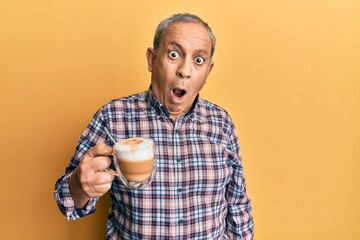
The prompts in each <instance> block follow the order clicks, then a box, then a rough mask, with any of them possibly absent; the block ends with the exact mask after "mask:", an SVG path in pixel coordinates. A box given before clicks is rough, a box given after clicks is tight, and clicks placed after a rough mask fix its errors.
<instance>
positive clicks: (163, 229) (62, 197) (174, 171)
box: [55, 89, 254, 239]
mask: <svg viewBox="0 0 360 240" xmlns="http://www.w3.org/2000/svg"><path fill="white" fill-rule="evenodd" d="M104 127H107V128H108V129H110V130H111V134H112V135H113V136H114V138H115V139H116V140H117V141H119V140H122V139H124V138H129V137H146V138H152V139H153V140H154V142H155V145H156V157H157V171H156V174H155V177H154V180H153V182H152V183H151V185H150V186H148V187H147V188H145V189H142V190H130V189H128V188H126V187H125V186H124V184H123V183H122V182H121V181H120V180H119V179H118V178H117V177H115V179H114V180H113V183H112V187H111V190H110V197H111V208H110V212H109V217H108V223H107V239H253V230H254V225H253V219H252V216H251V206H250V200H249V198H248V196H247V194H246V188H245V179H244V176H243V167H242V162H241V155H240V151H239V144H238V140H237V136H236V132H235V128H234V125H233V123H232V121H231V119H230V117H229V115H228V113H227V112H226V111H225V110H223V109H222V108H220V107H219V106H216V105H214V104H212V103H210V102H208V101H206V100H203V99H200V98H198V99H197V100H196V101H195V104H194V106H193V107H192V109H191V110H190V111H189V112H188V113H187V114H186V115H184V116H180V117H178V119H177V120H176V121H173V120H172V119H171V118H170V115H169V112H168V111H167V110H166V108H165V107H164V106H163V105H162V104H161V103H160V102H159V101H158V99H157V98H156V97H155V96H154V95H153V93H152V91H151V89H150V90H149V91H147V92H143V93H140V94H136V95H132V96H129V97H126V98H120V99H116V100H113V101H111V102H109V103H108V104H106V105H105V106H104V107H102V108H101V109H100V110H99V111H98V112H97V113H96V114H95V116H94V117H93V119H92V121H91V122H90V124H89V125H88V127H87V128H86V130H85V131H84V133H83V134H82V136H81V138H80V141H79V144H78V146H77V148H76V152H75V154H74V156H73V158H72V159H71V162H70V164H69V165H68V166H67V168H66V173H65V175H64V176H62V177H61V178H59V180H58V181H57V183H56V190H55V198H56V201H57V203H58V205H59V208H60V210H61V211H62V212H63V213H64V214H65V215H66V217H67V218H68V219H70V220H75V219H78V218H80V217H83V216H85V215H88V214H90V213H92V212H94V211H95V205H96V202H97V201H98V198H93V199H91V200H90V201H89V202H88V203H87V205H86V206H85V208H84V209H76V208H75V205H74V202H73V200H72V198H71V196H70V192H69V177H70V176H71V173H72V171H73V170H74V169H75V168H76V166H77V165H78V163H79V160H80V159H81V158H82V157H83V156H84V154H85V153H86V152H87V151H88V149H89V148H91V147H93V146H94V145H96V144H97V143H99V142H106V143H107V144H109V145H113V144H112V143H111V141H110V140H109V139H108V137H107V135H106V132H105V130H104Z"/></svg>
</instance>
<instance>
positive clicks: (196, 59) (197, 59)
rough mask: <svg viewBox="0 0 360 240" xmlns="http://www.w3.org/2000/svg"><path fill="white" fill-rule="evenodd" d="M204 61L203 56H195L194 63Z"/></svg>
mask: <svg viewBox="0 0 360 240" xmlns="http://www.w3.org/2000/svg"><path fill="white" fill-rule="evenodd" d="M204 62H205V59H204V58H203V57H196V58H195V63H196V64H199V65H200V64H203V63H204Z"/></svg>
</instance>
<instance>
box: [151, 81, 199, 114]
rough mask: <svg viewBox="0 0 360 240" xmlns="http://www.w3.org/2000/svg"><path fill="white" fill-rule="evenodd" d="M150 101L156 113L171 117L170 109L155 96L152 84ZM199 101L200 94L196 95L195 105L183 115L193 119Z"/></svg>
mask: <svg viewBox="0 0 360 240" xmlns="http://www.w3.org/2000/svg"><path fill="white" fill-rule="evenodd" d="M148 102H149V104H150V106H151V107H152V108H153V109H154V110H155V113H156V115H158V116H165V117H167V118H170V113H169V111H168V110H167V109H166V107H165V106H164V105H163V104H162V103H161V102H160V101H159V99H158V98H157V97H156V96H155V94H154V92H153V91H152V89H151V85H150V87H149V91H148ZM198 102H199V95H197V96H196V98H195V101H194V103H193V105H192V106H191V109H190V110H189V111H188V112H187V113H186V114H185V115H184V116H183V117H189V118H190V119H193V116H194V115H195V113H196V111H195V109H196V106H197V105H198Z"/></svg>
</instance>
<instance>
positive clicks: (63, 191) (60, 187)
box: [54, 174, 99, 220]
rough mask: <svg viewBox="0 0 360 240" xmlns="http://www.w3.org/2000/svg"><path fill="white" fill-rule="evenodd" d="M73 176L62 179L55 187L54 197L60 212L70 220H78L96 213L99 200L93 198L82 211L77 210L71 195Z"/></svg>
mask: <svg viewBox="0 0 360 240" xmlns="http://www.w3.org/2000/svg"><path fill="white" fill-rule="evenodd" d="M70 176H71V174H67V175H65V176H63V177H62V178H60V179H59V180H58V181H57V183H56V185H55V188H56V190H55V192H54V196H55V199H56V202H57V204H58V207H59V209H60V211H61V212H62V213H63V214H64V215H65V216H66V218H67V219H68V220H76V219H79V218H81V217H84V216H87V215H89V214H91V213H94V212H95V206H96V203H97V202H98V201H99V198H98V197H97V198H91V199H90V200H89V201H88V202H87V204H86V206H85V207H84V208H82V209H79V208H76V207H75V203H74V200H73V199H72V197H71V195H70V188H69V179H70Z"/></svg>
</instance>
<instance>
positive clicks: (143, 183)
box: [113, 138, 156, 189]
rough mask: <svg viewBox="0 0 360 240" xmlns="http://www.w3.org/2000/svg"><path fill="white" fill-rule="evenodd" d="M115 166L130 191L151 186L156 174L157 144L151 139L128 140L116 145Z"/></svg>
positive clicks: (114, 153)
mask: <svg viewBox="0 0 360 240" xmlns="http://www.w3.org/2000/svg"><path fill="white" fill-rule="evenodd" d="M113 157H114V164H115V168H116V171H117V174H118V177H119V178H120V179H121V181H122V182H123V183H124V184H125V186H127V187H128V188H130V189H141V188H145V187H147V186H149V185H150V183H151V182H152V180H153V178H154V175H155V172H156V158H155V144H154V142H153V140H151V139H149V138H128V139H124V140H122V141H120V142H117V143H116V144H115V145H114V152H113Z"/></svg>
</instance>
